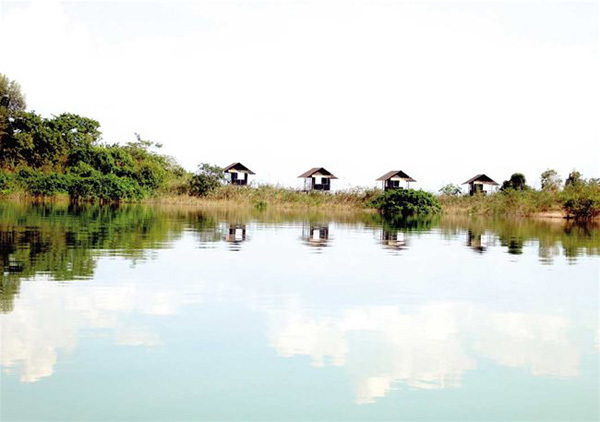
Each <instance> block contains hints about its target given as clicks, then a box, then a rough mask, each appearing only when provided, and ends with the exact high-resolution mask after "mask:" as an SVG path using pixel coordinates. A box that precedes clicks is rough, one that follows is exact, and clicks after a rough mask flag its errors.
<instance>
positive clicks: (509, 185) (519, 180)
mask: <svg viewBox="0 0 600 422" xmlns="http://www.w3.org/2000/svg"><path fill="white" fill-rule="evenodd" d="M527 188H528V186H527V182H526V180H525V175H524V174H523V173H513V174H512V176H510V179H509V180H505V181H504V182H503V183H502V187H501V188H500V190H502V191H505V190H507V189H514V190H526V189H527Z"/></svg>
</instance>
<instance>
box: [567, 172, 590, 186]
mask: <svg viewBox="0 0 600 422" xmlns="http://www.w3.org/2000/svg"><path fill="white" fill-rule="evenodd" d="M583 184H585V179H584V178H583V176H582V175H581V173H580V172H578V171H577V170H575V169H573V171H572V172H571V173H569V177H567V180H565V188H566V187H569V186H572V187H578V186H581V185H583Z"/></svg>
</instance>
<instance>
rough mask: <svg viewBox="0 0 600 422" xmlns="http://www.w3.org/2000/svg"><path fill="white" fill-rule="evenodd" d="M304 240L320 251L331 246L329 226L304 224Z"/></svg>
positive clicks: (326, 224) (325, 224) (324, 224)
mask: <svg viewBox="0 0 600 422" xmlns="http://www.w3.org/2000/svg"><path fill="white" fill-rule="evenodd" d="M302 240H303V241H304V243H305V244H307V245H308V246H313V247H315V248H316V249H317V251H320V250H321V249H322V248H324V247H326V246H328V245H329V224H328V223H321V224H306V223H304V224H302Z"/></svg>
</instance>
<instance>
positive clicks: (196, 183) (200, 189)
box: [190, 163, 225, 196]
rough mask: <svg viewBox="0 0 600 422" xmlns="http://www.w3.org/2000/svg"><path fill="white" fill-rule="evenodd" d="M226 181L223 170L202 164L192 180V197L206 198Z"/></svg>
mask: <svg viewBox="0 0 600 422" xmlns="http://www.w3.org/2000/svg"><path fill="white" fill-rule="evenodd" d="M223 180H225V176H224V175H223V169H222V168H220V167H218V166H212V165H210V164H206V163H203V164H200V166H198V171H197V172H196V174H194V175H193V176H192V179H191V180H190V195H194V196H206V195H208V194H209V193H211V192H213V191H214V190H216V189H217V188H218V187H219V186H220V185H221V183H222V182H223Z"/></svg>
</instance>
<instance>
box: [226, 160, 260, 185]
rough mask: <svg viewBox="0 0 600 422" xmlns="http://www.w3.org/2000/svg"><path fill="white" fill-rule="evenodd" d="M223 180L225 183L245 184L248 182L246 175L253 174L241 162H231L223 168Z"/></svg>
mask: <svg viewBox="0 0 600 422" xmlns="http://www.w3.org/2000/svg"><path fill="white" fill-rule="evenodd" d="M223 173H225V180H227V183H229V184H232V185H238V186H246V185H247V184H248V175H249V174H255V173H254V172H253V171H252V170H250V169H249V168H248V167H246V166H245V165H243V164H242V163H233V164H230V165H228V166H227V167H225V168H224V169H223Z"/></svg>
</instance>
